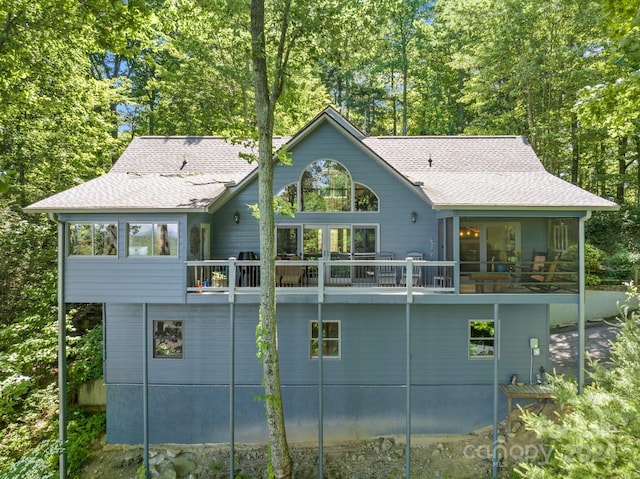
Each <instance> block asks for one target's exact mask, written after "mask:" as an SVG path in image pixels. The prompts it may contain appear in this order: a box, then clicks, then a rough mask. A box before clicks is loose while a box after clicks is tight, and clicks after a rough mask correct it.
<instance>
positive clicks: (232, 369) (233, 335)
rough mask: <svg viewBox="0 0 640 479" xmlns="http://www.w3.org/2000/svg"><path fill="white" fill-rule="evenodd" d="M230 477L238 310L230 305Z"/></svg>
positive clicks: (232, 304) (231, 475)
mask: <svg viewBox="0 0 640 479" xmlns="http://www.w3.org/2000/svg"><path fill="white" fill-rule="evenodd" d="M229 309H230V311H229V343H230V347H229V477H235V467H234V466H235V463H234V461H235V441H236V438H235V390H236V379H235V376H236V373H235V361H236V357H235V356H236V321H235V315H236V308H235V303H233V302H231V303H230V304H229Z"/></svg>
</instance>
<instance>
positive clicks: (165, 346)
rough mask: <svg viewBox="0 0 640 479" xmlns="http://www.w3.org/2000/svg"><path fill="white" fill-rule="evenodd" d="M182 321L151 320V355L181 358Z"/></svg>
mask: <svg viewBox="0 0 640 479" xmlns="http://www.w3.org/2000/svg"><path fill="white" fill-rule="evenodd" d="M182 344H183V343H182V321H154V322H153V357H154V358H177V359H181V358H182Z"/></svg>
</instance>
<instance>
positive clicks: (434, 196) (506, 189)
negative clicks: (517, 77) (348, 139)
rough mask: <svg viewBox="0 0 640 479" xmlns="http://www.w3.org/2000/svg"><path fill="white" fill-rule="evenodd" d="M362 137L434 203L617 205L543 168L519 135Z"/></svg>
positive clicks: (462, 206) (437, 205)
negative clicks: (418, 186)
mask: <svg viewBox="0 0 640 479" xmlns="http://www.w3.org/2000/svg"><path fill="white" fill-rule="evenodd" d="M363 143H364V144H365V145H367V146H368V147H369V148H370V149H371V150H372V151H374V152H375V153H376V154H377V155H378V156H380V157H381V158H383V159H384V160H385V161H386V162H388V163H389V164H390V165H391V166H392V167H393V168H395V169H396V170H397V171H398V172H400V173H401V174H402V175H404V176H405V177H406V178H407V179H408V180H409V181H411V182H413V183H414V184H418V185H420V187H421V188H422V190H423V191H424V193H425V195H426V196H427V198H428V199H429V201H430V202H431V204H432V205H433V206H434V207H435V208H457V209H477V208H494V209H495V208H505V209H511V208H562V209H570V208H573V209H615V208H617V206H616V205H615V203H613V202H611V201H608V200H605V199H603V198H600V197H599V196H596V195H594V194H592V193H589V192H588V191H585V190H583V189H581V188H578V187H577V186H575V185H572V184H570V183H568V182H566V181H563V180H561V179H560V178H558V177H556V176H554V175H552V174H550V173H548V172H547V171H546V170H545V169H544V167H543V166H542V163H540V161H539V160H538V158H537V156H536V154H535V153H534V151H533V149H532V148H531V146H530V145H529V144H528V143H527V142H526V141H525V139H524V138H523V137H521V136H455V137H450V136H447V137H370V138H365V139H364V140H363ZM429 160H431V162H429Z"/></svg>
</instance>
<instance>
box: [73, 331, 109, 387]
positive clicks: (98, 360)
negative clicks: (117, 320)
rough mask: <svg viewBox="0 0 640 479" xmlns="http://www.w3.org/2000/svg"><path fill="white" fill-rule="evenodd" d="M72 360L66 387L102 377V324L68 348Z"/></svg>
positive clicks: (76, 385)
mask: <svg viewBox="0 0 640 479" xmlns="http://www.w3.org/2000/svg"><path fill="white" fill-rule="evenodd" d="M70 355H71V356H73V358H74V359H73V362H72V363H71V365H70V366H69V381H68V388H69V390H70V391H73V390H74V389H76V388H77V387H78V386H80V384H82V383H84V382H87V381H91V380H93V379H98V378H100V377H102V374H103V371H102V325H99V326H96V327H95V328H93V329H91V330H90V331H88V332H87V333H85V334H84V335H83V336H81V337H80V338H79V340H78V341H77V342H76V343H75V344H74V346H73V348H70Z"/></svg>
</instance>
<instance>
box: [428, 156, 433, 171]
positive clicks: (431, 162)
mask: <svg viewBox="0 0 640 479" xmlns="http://www.w3.org/2000/svg"><path fill="white" fill-rule="evenodd" d="M432 166H433V160H432V159H431V153H429V168H431V167H432Z"/></svg>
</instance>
